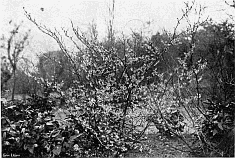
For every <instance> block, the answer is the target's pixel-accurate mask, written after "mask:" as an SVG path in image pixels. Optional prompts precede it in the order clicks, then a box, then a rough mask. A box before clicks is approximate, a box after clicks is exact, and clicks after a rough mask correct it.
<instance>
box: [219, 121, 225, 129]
mask: <svg viewBox="0 0 235 158" xmlns="http://www.w3.org/2000/svg"><path fill="white" fill-rule="evenodd" d="M218 127H219V128H220V129H221V130H224V128H223V126H222V122H218Z"/></svg>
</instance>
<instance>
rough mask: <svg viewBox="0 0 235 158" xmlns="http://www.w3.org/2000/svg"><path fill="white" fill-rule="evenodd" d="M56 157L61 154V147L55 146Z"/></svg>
mask: <svg viewBox="0 0 235 158" xmlns="http://www.w3.org/2000/svg"><path fill="white" fill-rule="evenodd" d="M52 152H53V154H54V155H60V153H61V145H57V146H55V148H54V149H53V150H52Z"/></svg>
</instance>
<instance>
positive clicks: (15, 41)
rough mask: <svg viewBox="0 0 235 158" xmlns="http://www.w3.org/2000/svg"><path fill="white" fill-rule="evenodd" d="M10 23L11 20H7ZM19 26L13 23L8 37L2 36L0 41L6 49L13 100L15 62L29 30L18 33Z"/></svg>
mask: <svg viewBox="0 0 235 158" xmlns="http://www.w3.org/2000/svg"><path fill="white" fill-rule="evenodd" d="M9 24H11V21H10V22H9ZM20 27H21V24H19V25H16V24H15V25H14V28H13V30H12V31H11V32H10V36H9V38H7V39H6V38H5V37H4V36H3V38H2V41H3V42H4V43H3V44H2V46H1V48H3V49H5V50H6V54H7V55H6V56H7V59H8V61H9V63H10V65H11V69H12V72H11V75H12V77H13V86H12V100H14V94H15V86H16V78H17V77H16V70H17V63H18V62H19V60H20V56H21V53H22V52H23V50H24V48H25V46H26V45H27V42H28V36H29V31H28V32H26V33H25V34H24V35H21V34H20Z"/></svg>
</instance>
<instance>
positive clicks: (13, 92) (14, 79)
mask: <svg viewBox="0 0 235 158" xmlns="http://www.w3.org/2000/svg"><path fill="white" fill-rule="evenodd" d="M15 84H16V70H13V87H12V96H11V100H14V96H15Z"/></svg>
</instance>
